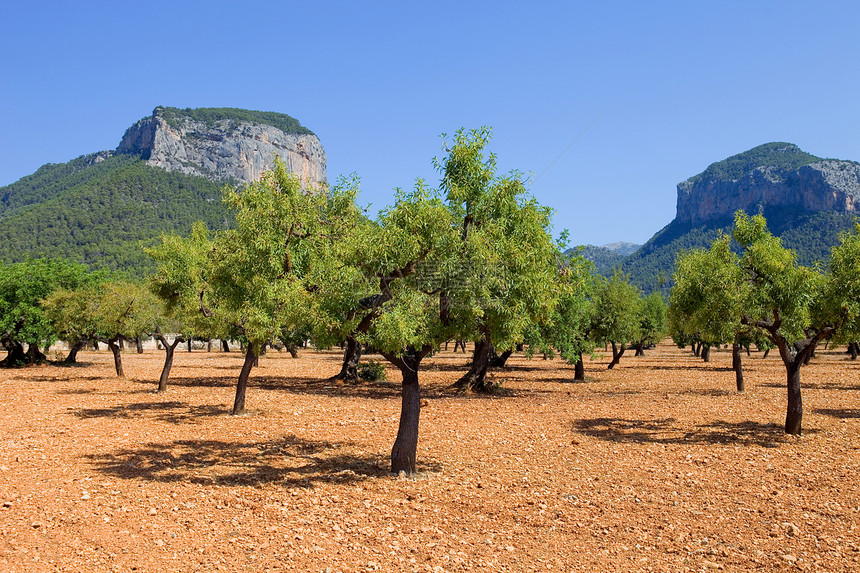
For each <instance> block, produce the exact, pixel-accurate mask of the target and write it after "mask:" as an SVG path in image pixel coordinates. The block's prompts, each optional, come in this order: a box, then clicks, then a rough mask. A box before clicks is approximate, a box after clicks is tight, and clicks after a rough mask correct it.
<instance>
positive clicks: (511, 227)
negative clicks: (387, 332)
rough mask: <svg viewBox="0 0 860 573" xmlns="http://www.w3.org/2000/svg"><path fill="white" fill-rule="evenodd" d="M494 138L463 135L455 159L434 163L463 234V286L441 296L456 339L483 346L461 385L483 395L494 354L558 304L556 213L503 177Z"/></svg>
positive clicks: (453, 150) (486, 132)
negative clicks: (552, 222) (494, 151)
mask: <svg viewBox="0 0 860 573" xmlns="http://www.w3.org/2000/svg"><path fill="white" fill-rule="evenodd" d="M491 135H492V133H491V130H490V129H489V128H481V129H477V130H472V131H464V130H459V131H458V132H457V133H455V134H454V137H453V138H452V139H451V140H450V141H446V145H447V156H446V157H445V158H444V159H442V160H435V161H434V162H435V164H436V167H437V169H438V170H439V171H440V172H441V173H442V182H441V190H442V192H443V193H444V194H445V198H446V200H447V203H448V207H449V209H450V210H451V212H452V214H453V217H454V220H455V221H456V225H457V226H458V227H459V233H460V243H459V246H458V248H457V258H458V261H459V262H458V265H459V276H458V277H457V283H458V287H457V289H456V290H455V291H452V292H445V291H443V292H441V296H442V297H443V299H444V300H445V304H446V305H447V306H448V307H449V309H450V317H451V320H452V324H454V325H456V328H455V331H454V338H455V339H456V340H470V339H471V340H474V341H475V350H474V352H473V356H472V366H471V368H470V369H469V371H468V372H467V373H466V374H465V375H464V376H463V377H462V378H461V379H460V380H459V381H458V382H457V383H456V384H455V386H457V387H458V388H461V389H471V390H477V391H488V390H491V389H492V388H491V386H490V385H489V384H488V383H487V381H486V375H487V370H488V368H489V366H490V360H491V357H492V356H493V355H494V351H495V350H496V349H498V350H502V351H504V350H508V349H513V348H514V347H515V345H516V344H517V343H521V342H523V340H524V338H525V334H526V332H527V331H528V329H529V327H530V325H531V324H532V323H534V322H536V321H546V320H548V319H549V316H550V314H551V313H552V310H553V308H554V306H555V304H556V302H557V299H558V293H557V291H556V290H555V289H553V288H552V285H553V279H554V277H555V275H556V273H557V271H558V260H557V251H556V245H555V242H554V241H553V239H552V235H551V233H550V219H551V215H552V211H551V209H549V208H547V207H543V206H541V205H540V204H539V203H538V202H537V201H536V200H535V199H534V197H531V196H530V195H528V193H527V192H526V187H525V182H524V178H523V177H522V176H521V175H520V174H519V173H516V172H514V173H511V174H509V175H507V176H500V175H498V174H497V173H496V157H495V155H493V154H490V155H488V156H485V155H484V150H485V148H486V146H487V144H488V143H489V140H490V137H491Z"/></svg>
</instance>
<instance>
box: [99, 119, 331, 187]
mask: <svg viewBox="0 0 860 573" xmlns="http://www.w3.org/2000/svg"><path fill="white" fill-rule="evenodd" d="M116 153H118V154H125V155H135V156H138V157H140V158H141V159H144V160H146V162H147V164H148V165H151V166H153V167H161V168H162V169H166V170H168V171H178V172H180V173H184V174H186V175H197V176H200V177H206V178H207V179H210V180H212V181H223V180H234V181H239V182H242V183H248V182H251V181H254V180H256V179H258V178H259V177H260V175H261V174H262V173H263V172H264V171H267V170H269V169H271V168H272V166H273V165H274V161H275V156H278V157H280V158H281V159H282V160H283V161H284V163H285V164H286V166H287V169H289V170H290V171H291V172H292V173H294V174H296V175H297V176H298V177H299V178H300V179H301V180H302V181H305V182H306V183H307V184H309V185H318V184H321V183H325V182H326V156H325V151H323V148H322V144H321V143H320V141H319V139H318V138H317V136H316V135H314V134H313V132H312V131H310V130H309V129H307V128H306V127H304V126H302V125H301V123H299V121H298V120H296V119H295V118H293V117H290V116H289V115H286V114H283V113H275V112H264V111H252V110H246V109H238V108H229V107H221V108H211V107H209V108H195V109H192V108H185V109H179V108H175V107H162V106H159V107H156V108H155V109H154V110H153V112H152V115H151V116H149V117H145V118H143V119H141V120H140V121H138V122H137V123H135V124H134V125H132V126H131V127H129V128H128V129H127V130H126V132H125V135H124V136H123V138H122V141H120V144H119V146H118V147H117V149H116Z"/></svg>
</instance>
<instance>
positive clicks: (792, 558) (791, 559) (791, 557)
mask: <svg viewBox="0 0 860 573" xmlns="http://www.w3.org/2000/svg"><path fill="white" fill-rule="evenodd" d="M780 557H782V560H783V561H786V562H788V563H797V557H795V556H794V555H789V554H785V555H780Z"/></svg>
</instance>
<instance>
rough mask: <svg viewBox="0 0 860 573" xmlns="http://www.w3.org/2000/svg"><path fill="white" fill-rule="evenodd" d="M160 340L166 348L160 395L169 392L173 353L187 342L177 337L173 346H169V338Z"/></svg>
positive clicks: (158, 390)
mask: <svg viewBox="0 0 860 573" xmlns="http://www.w3.org/2000/svg"><path fill="white" fill-rule="evenodd" d="M159 340H160V342H161V344H162V346H164V367H163V368H162V369H161V376H159V378H158V389H157V390H156V392H158V393H159V394H160V393H161V392H164V391H166V390H167V379H168V378H169V377H170V370H171V369H172V368H173V353H174V352H175V351H176V347H177V346H179V345H180V344H182V343H183V342H185V339H184V338H183V337H181V336H177V337H176V338H174V339H173V344H168V342H167V338H166V337H164V336H161V337H159Z"/></svg>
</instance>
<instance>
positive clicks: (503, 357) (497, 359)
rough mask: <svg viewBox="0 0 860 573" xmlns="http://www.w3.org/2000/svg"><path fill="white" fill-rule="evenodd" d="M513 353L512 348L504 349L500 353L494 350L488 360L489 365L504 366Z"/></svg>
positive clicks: (494, 366)
mask: <svg viewBox="0 0 860 573" xmlns="http://www.w3.org/2000/svg"><path fill="white" fill-rule="evenodd" d="M513 353H514V351H513V349H511V350H505V351H504V352H502V353H501V354H496V353H495V351H494V352H493V357H492V359H491V360H490V366H492V367H493V368H504V367H505V365H506V364H507V363H508V358H510V357H511V355H512V354H513Z"/></svg>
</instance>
